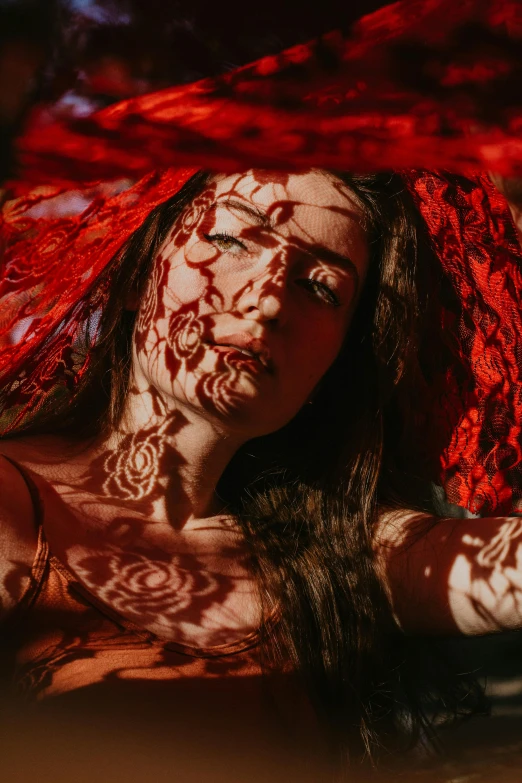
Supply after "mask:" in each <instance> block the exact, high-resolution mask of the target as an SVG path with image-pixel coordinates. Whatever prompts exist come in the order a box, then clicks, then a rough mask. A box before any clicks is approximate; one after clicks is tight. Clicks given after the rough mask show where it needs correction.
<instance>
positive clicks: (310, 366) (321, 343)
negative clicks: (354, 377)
mask: <svg viewBox="0 0 522 783" xmlns="http://www.w3.org/2000/svg"><path fill="white" fill-rule="evenodd" d="M345 335H346V326H345V324H344V321H341V320H339V322H331V321H328V322H321V321H320V320H318V321H311V322H310V323H309V326H308V328H307V332H306V335H305V336H304V339H303V340H302V342H301V350H300V351H299V352H297V358H298V367H300V369H301V372H302V374H303V375H304V377H305V378H306V379H307V380H309V381H310V382H311V383H312V384H315V383H317V382H318V381H319V380H320V379H321V378H322V376H323V375H324V374H325V373H326V371H327V370H328V369H329V368H330V367H331V365H332V364H333V362H334V361H335V359H336V357H337V355H338V354H339V351H340V350H341V348H342V345H343V342H344V338H345Z"/></svg>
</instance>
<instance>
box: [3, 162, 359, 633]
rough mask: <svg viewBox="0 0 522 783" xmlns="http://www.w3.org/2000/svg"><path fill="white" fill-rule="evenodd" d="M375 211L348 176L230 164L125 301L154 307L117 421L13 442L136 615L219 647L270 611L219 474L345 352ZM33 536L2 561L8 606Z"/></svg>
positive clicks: (51, 521) (11, 448) (142, 308)
mask: <svg viewBox="0 0 522 783" xmlns="http://www.w3.org/2000/svg"><path fill="white" fill-rule="evenodd" d="M363 223H364V218H363V211H362V207H361V206H360V205H359V203H358V202H357V200H356V198H355V197H354V195H353V194H352V193H351V192H350V190H349V189H348V187H347V186H346V185H344V184H343V183H341V181H340V180H337V179H336V178H335V177H334V176H333V175H330V174H327V173H324V172H321V171H317V170H311V171H308V172H305V173H303V174H278V173H273V172H264V171H250V172H248V173H246V174H237V175H229V176H225V175H217V176H215V177H214V178H212V179H211V180H210V181H209V182H208V184H207V185H206V186H205V188H204V190H203V191H202V192H201V193H200V195H199V196H197V197H196V198H195V199H194V200H193V201H192V203H191V204H190V205H188V206H187V207H186V208H185V210H184V211H183V212H182V214H181V215H180V216H179V218H178V219H177V220H176V222H175V224H174V225H173V226H172V229H171V231H170V232H169V234H168V236H167V239H166V240H165V242H164V244H163V246H162V247H161V248H160V251H159V253H158V255H157V257H156V258H155V259H154V262H153V266H152V271H151V274H150V278H149V280H148V282H147V285H146V289H145V292H144V294H143V296H142V297H141V300H140V301H139V302H138V301H128V302H127V303H126V306H127V307H128V309H136V310H137V311H138V312H137V321H136V327H135V332H134V338H133V344H132V369H131V385H130V390H129V393H128V396H127V399H126V401H125V407H124V414H123V418H122V421H121V423H120V426H119V427H118V430H117V431H114V432H111V433H110V434H109V436H108V437H106V438H103V439H99V440H97V441H94V442H90V443H82V444H79V445H78V444H74V445H73V444H71V443H67V442H64V441H63V440H58V439H55V438H51V437H47V436H46V437H42V438H39V439H34V438H33V439H22V438H21V439H19V440H13V441H11V442H9V443H7V442H6V443H5V448H4V453H5V454H6V455H7V456H11V457H12V458H14V459H16V460H18V461H19V462H20V463H21V464H23V465H25V466H26V467H28V468H29V469H30V470H32V471H34V473H35V474H37V475H38V476H40V477H41V478H42V479H44V480H45V482H47V487H48V488H49V490H51V489H52V491H53V492H52V493H51V494H50V495H49V497H48V500H47V504H48V506H49V505H51V506H52V508H53V513H52V515H51V514H48V515H47V517H48V518H47V519H46V525H47V528H46V532H47V535H48V537H49V538H50V541H51V543H52V547H53V551H54V553H55V554H56V555H57V556H58V557H59V558H60V559H61V560H62V562H63V563H64V564H65V565H66V566H67V567H68V568H69V569H70V570H71V571H72V573H73V574H74V575H75V576H76V577H77V578H78V579H79V580H80V582H81V583H82V584H83V585H84V586H85V587H86V588H87V589H88V590H89V591H90V592H91V593H92V594H94V595H95V596H97V597H98V598H100V599H101V600H103V601H104V602H105V603H107V604H109V605H110V606H111V607H112V608H113V609H114V610H116V611H117V612H118V613H120V614H121V615H122V616H124V617H126V618H127V619H130V620H132V621H133V622H134V623H136V624H137V625H140V626H142V627H145V628H147V629H149V630H151V631H153V632H154V633H156V634H157V635H159V636H161V637H162V638H166V639H173V640H176V641H180V642H186V643H192V644H197V645H204V646H206V645H211V644H217V643H223V642H226V641H231V640H234V639H236V638H240V637H241V636H242V635H244V634H245V633H246V632H248V631H249V630H251V629H252V628H254V627H256V626H257V625H258V623H259V619H260V615H259V611H260V610H259V607H258V601H257V599H256V595H255V587H254V585H253V583H252V580H251V577H250V575H249V569H248V564H247V562H246V555H245V550H244V546H243V543H242V541H241V536H240V535H239V532H238V529H237V528H236V526H235V524H234V520H233V519H232V518H231V516H230V515H229V514H227V511H226V509H224V508H223V504H222V502H221V501H220V500H219V498H218V497H217V496H216V494H215V488H216V485H217V483H218V481H219V478H220V477H221V475H222V473H223V471H224V469H225V468H226V466H227V464H228V463H229V461H230V459H231V458H232V456H233V455H234V454H235V453H236V451H237V450H238V449H239V447H240V446H242V445H243V444H244V443H246V442H247V441H248V440H250V439H251V438H254V437H257V436H260V435H263V434H267V433H270V432H274V431H275V430H277V429H279V428H281V427H282V426H283V425H284V424H286V423H287V422H288V421H290V420H291V419H292V418H293V417H294V416H295V415H296V414H297V413H298V411H299V410H300V409H301V408H302V407H303V405H305V404H306V403H307V401H308V400H309V399H310V398H311V396H312V395H313V393H314V389H315V388H316V386H317V385H318V383H319V382H320V380H321V378H322V377H323V375H324V374H325V372H326V371H327V370H328V368H329V367H330V366H331V364H332V363H333V361H334V360H335V358H336V356H337V354H338V353H339V351H340V349H341V347H342V345H343V341H344V338H345V335H346V333H347V330H348V327H349V322H350V318H351V315H352V313H353V310H354V306H355V303H356V300H357V293H358V290H359V288H360V286H361V284H362V282H363V280H364V276H365V271H366V265H367V259H368V248H367V243H366V236H365V231H364V228H363ZM354 382H355V381H354ZM3 445H4V444H3ZM31 550H32V551H34V545H32V544H30V542H28V543H27V547H26V549H25V550H24V552H23V553H22V557H21V558H19V559H18V560H17V563H16V564H15V563H14V562H11V563H7V564H6V565H5V567H4V569H3V571H4V574H5V584H6V585H9V588H8V589H7V590H6V594H5V596H4V598H3V600H4V605H5V609H6V611H7V610H8V609H9V607H10V605H12V604H13V603H14V602H15V601H16V597H17V595H19V594H20V592H21V589H22V588H23V584H24V583H25V580H26V579H27V566H28V563H30V561H31V558H30V557H29V553H30V551H31Z"/></svg>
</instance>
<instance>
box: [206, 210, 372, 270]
mask: <svg viewBox="0 0 522 783" xmlns="http://www.w3.org/2000/svg"><path fill="white" fill-rule="evenodd" d="M218 207H232V209H237V210H239V211H240V212H243V213H244V214H246V215H249V217H251V218H252V219H253V220H254V221H255V222H256V224H257V225H258V226H262V227H263V228H267V229H269V230H272V231H273V230H274V226H273V224H272V221H271V220H270V218H269V217H268V215H267V214H266V213H265V212H263V210H262V209H259V208H258V207H254V206H252V205H250V204H246V203H245V202H244V201H237V200H236V199H233V198H229V199H223V200H222V201H215V202H214V203H213V204H211V205H210V207H209V209H217V208H218ZM304 252H305V253H306V254H307V255H309V256H312V257H313V258H317V259H318V260H319V261H329V262H330V263H333V264H337V265H338V266H341V267H343V268H346V267H347V268H348V271H349V272H350V274H351V275H352V277H353V278H354V279H355V282H356V284H357V285H358V284H359V270H358V269H357V267H356V266H355V264H354V262H353V261H352V259H351V258H349V256H344V255H343V254H342V253H337V252H336V251H335V250H330V249H329V248H327V247H323V246H322V245H313V246H312V248H311V249H310V250H304Z"/></svg>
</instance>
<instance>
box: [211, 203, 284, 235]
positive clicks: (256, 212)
mask: <svg viewBox="0 0 522 783" xmlns="http://www.w3.org/2000/svg"><path fill="white" fill-rule="evenodd" d="M217 207H232V209H237V210H239V212H244V213H245V214H246V215H249V217H251V218H253V220H255V222H256V223H257V224H258V225H259V226H263V227H264V228H269V229H273V228H274V226H273V225H272V221H271V220H270V218H269V217H268V215H267V214H266V213H265V212H263V210H262V209H259V208H258V207H254V206H252V205H250V204H245V202H244V201H237V200H236V199H234V198H228V199H223V200H222V201H215V202H214V203H213V204H211V206H210V207H209V209H217Z"/></svg>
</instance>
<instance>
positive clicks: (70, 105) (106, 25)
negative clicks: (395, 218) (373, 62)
mask: <svg viewBox="0 0 522 783" xmlns="http://www.w3.org/2000/svg"><path fill="white" fill-rule="evenodd" d="M383 5H386V3H383V2H379V0H350V1H349V2H347V0H320V2H315V3H299V4H298V3H295V2H287V3H284V2H281V0H262V2H254V3H251V2H240V3H238V2H231V0H218V1H217V2H216V0H0V179H1V178H5V176H7V174H8V172H9V168H10V156H11V152H10V150H11V143H12V139H13V136H14V135H15V134H16V132H17V131H18V129H19V128H20V126H21V124H22V123H23V120H24V117H25V115H26V112H27V111H28V109H29V108H30V106H31V105H33V104H34V103H35V102H36V101H45V102H51V103H52V104H54V107H55V109H56V111H57V112H59V113H62V114H69V115H73V116H84V115H85V114H89V113H90V112H92V111H93V110H95V109H96V108H101V107H103V106H106V105H108V104H109V103H111V102H113V101H117V100H120V99H123V98H127V97H130V96H132V95H138V94H140V93H145V92H150V91H153V90H158V89H161V88H162V87H167V86H170V85H174V84H183V83H187V82H192V81H196V80H198V79H201V78H203V77H206V76H214V75H217V74H220V73H224V72H226V71H229V70H233V69H235V68H237V67H238V66H240V65H243V64H246V63H248V62H251V61H253V60H256V59H258V58H259V57H262V56H263V55H266V54H275V53H277V52H280V51H281V50H283V49H285V48H287V47H289V46H292V45H294V44H297V43H302V42H305V41H308V40H310V39H312V38H315V37H317V36H319V35H321V34H322V33H325V32H328V31H330V30H333V29H341V30H343V31H345V32H347V31H348V30H349V28H350V26H351V25H352V24H353V22H354V21H355V20H357V19H358V18H359V17H361V16H362V15H364V14H366V13H369V12H371V11H374V10H376V9H377V8H379V7H381V6H383Z"/></svg>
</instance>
